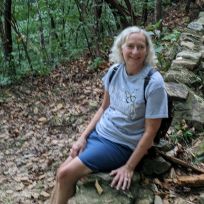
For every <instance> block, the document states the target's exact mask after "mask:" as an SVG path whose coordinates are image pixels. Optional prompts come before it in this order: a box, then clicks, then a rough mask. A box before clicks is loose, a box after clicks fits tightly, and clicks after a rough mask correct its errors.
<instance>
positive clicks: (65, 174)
mask: <svg viewBox="0 0 204 204" xmlns="http://www.w3.org/2000/svg"><path fill="white" fill-rule="evenodd" d="M72 174H73V173H72V171H71V169H70V168H69V166H66V167H65V166H60V167H59V169H58V170H57V181H58V182H59V183H62V182H67V181H69V178H71V177H72V176H71V175H72Z"/></svg>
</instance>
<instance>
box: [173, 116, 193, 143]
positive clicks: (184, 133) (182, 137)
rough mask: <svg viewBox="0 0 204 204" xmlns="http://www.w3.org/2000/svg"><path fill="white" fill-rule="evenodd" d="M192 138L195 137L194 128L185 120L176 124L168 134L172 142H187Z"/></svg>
mask: <svg viewBox="0 0 204 204" xmlns="http://www.w3.org/2000/svg"><path fill="white" fill-rule="evenodd" d="M193 138H195V130H194V128H190V127H189V126H188V125H187V123H186V121H185V120H183V121H182V122H181V123H180V124H177V125H176V126H175V130H174V132H172V133H171V134H170V139H171V140H172V142H174V143H178V142H180V143H182V142H184V143H186V144H189V143H191V141H192V139H193Z"/></svg>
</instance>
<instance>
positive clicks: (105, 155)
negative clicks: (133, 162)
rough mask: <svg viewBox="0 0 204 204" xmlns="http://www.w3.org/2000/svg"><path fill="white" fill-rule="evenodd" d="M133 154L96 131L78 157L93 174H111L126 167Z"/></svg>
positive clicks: (127, 148)
mask: <svg viewBox="0 0 204 204" xmlns="http://www.w3.org/2000/svg"><path fill="white" fill-rule="evenodd" d="M131 154H132V150H131V149H130V148H129V147H127V146H124V145H121V144H117V143H115V142H112V141H110V140H107V139H105V138H103V137H102V136H100V135H98V133H97V132H96V130H94V131H92V132H91V134H90V135H89V137H88V139H87V145H86V147H85V149H84V151H83V152H81V153H80V154H79V156H78V157H79V159H80V160H81V161H82V163H83V164H84V165H86V166H87V167H88V168H89V169H91V170H92V171H93V172H99V171H100V172H109V171H111V170H114V169H117V168H119V167H121V166H122V165H124V164H125V163H126V162H127V160H128V159H129V157H130V155H131Z"/></svg>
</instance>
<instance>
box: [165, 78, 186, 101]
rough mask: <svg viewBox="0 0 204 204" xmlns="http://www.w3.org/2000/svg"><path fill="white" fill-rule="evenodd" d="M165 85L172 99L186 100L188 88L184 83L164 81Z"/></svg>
mask: <svg viewBox="0 0 204 204" xmlns="http://www.w3.org/2000/svg"><path fill="white" fill-rule="evenodd" d="M165 87H166V91H167V93H168V94H169V95H170V96H171V97H172V98H173V100H186V99H187V97H188V88H187V87H186V86H185V85H184V84H179V83H175V82H166V83H165Z"/></svg>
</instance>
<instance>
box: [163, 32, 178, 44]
mask: <svg viewBox="0 0 204 204" xmlns="http://www.w3.org/2000/svg"><path fill="white" fill-rule="evenodd" d="M180 35H181V32H180V31H178V30H176V29H174V30H173V31H172V32H171V33H166V34H165V36H164V37H163V38H162V40H163V41H169V42H171V43H174V42H177V41H178V40H179V37H180Z"/></svg>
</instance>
